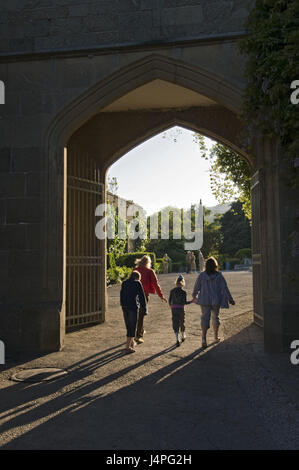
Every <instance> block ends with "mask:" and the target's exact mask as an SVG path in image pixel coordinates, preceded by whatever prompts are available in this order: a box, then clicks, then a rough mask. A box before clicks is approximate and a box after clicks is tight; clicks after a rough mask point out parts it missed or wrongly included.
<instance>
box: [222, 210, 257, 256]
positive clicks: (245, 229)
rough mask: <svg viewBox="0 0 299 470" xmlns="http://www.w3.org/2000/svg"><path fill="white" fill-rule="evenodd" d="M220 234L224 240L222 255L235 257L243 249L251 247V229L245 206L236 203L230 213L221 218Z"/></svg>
mask: <svg viewBox="0 0 299 470" xmlns="http://www.w3.org/2000/svg"><path fill="white" fill-rule="evenodd" d="M220 225H221V227H220V232H221V234H222V237H223V240H222V243H221V245H220V250H221V253H223V254H224V253H225V254H228V255H230V256H234V255H235V253H236V252H237V251H238V250H240V249H242V248H250V246H251V228H250V223H249V220H248V219H247V218H246V217H245V213H244V210H243V204H242V203H241V202H240V201H235V202H233V203H232V206H231V208H230V210H229V211H228V212H226V213H225V214H224V215H222V216H221V218H220Z"/></svg>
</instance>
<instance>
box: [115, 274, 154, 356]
mask: <svg viewBox="0 0 299 470" xmlns="http://www.w3.org/2000/svg"><path fill="white" fill-rule="evenodd" d="M140 279H141V276H140V273H139V272H138V271H133V272H132V274H131V276H130V278H129V279H127V280H126V281H123V283H122V285H121V291H120V304H121V306H122V310H123V314H124V320H125V324H126V328H127V344H126V350H125V351H126V353H133V352H135V349H134V344H135V343H134V338H135V333H136V324H137V314H138V309H139V308H140V307H142V309H143V311H144V312H145V314H146V311H147V306H146V299H145V295H144V291H143V288H142V284H141V282H140Z"/></svg>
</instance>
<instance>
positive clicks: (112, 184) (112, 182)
mask: <svg viewBox="0 0 299 470" xmlns="http://www.w3.org/2000/svg"><path fill="white" fill-rule="evenodd" d="M107 186H108V191H109V192H110V193H112V194H117V191H118V181H117V178H116V177H115V176H112V177H111V178H110V177H109V176H108V181H107Z"/></svg>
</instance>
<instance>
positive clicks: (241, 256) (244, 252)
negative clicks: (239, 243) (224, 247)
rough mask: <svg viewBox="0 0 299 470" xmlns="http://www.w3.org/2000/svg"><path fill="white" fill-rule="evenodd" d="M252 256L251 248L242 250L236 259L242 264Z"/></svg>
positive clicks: (238, 252) (236, 255)
mask: <svg viewBox="0 0 299 470" xmlns="http://www.w3.org/2000/svg"><path fill="white" fill-rule="evenodd" d="M251 256H252V252H251V248H242V249H241V250H238V251H237V253H236V254H235V257H236V258H238V259H239V260H240V261H241V262H242V263H243V262H244V259H245V258H251Z"/></svg>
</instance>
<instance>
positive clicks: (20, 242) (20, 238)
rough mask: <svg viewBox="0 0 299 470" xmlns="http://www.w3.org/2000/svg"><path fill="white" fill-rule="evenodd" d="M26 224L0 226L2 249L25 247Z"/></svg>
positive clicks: (21, 248) (0, 244)
mask: <svg viewBox="0 0 299 470" xmlns="http://www.w3.org/2000/svg"><path fill="white" fill-rule="evenodd" d="M26 238H27V234H26V225H25V224H17V225H6V226H4V227H0V246H1V249H2V250H25V249H26V248H27V246H26V244H27V240H26Z"/></svg>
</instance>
